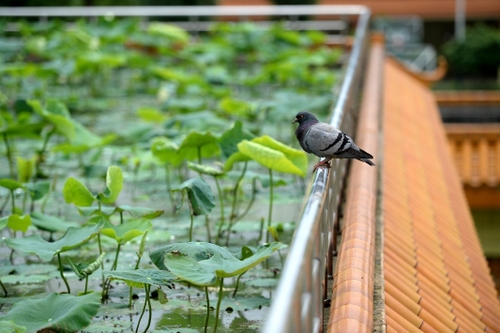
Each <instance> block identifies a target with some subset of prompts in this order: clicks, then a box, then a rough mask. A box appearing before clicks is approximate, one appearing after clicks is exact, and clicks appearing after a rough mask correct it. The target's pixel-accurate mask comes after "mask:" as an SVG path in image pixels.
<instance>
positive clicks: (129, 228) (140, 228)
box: [101, 218, 153, 245]
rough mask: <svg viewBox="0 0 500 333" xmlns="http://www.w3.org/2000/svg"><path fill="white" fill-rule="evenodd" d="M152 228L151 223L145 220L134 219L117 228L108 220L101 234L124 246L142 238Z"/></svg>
mask: <svg viewBox="0 0 500 333" xmlns="http://www.w3.org/2000/svg"><path fill="white" fill-rule="evenodd" d="M152 227H153V224H152V223H151V221H150V220H148V219H145V218H139V219H133V220H130V221H127V222H125V223H123V224H119V225H117V226H115V225H113V224H112V223H111V222H109V221H107V220H106V222H105V223H104V226H103V228H102V230H101V233H102V234H103V235H105V236H108V237H109V238H113V239H114V240H116V242H117V243H118V244H121V245H123V244H125V243H127V242H128V241H130V240H132V239H134V238H136V237H138V236H141V235H142V234H144V233H145V232H147V231H148V230H150V229H151V228H152Z"/></svg>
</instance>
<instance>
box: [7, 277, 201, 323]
mask: <svg viewBox="0 0 500 333" xmlns="http://www.w3.org/2000/svg"><path fill="white" fill-rule="evenodd" d="M0 286H1V287H2V289H3V293H4V295H3V296H4V297H7V296H8V293H7V289H6V288H5V285H4V284H3V282H2V280H0ZM205 288H206V287H205ZM206 331H207V327H206V325H205V332H206Z"/></svg>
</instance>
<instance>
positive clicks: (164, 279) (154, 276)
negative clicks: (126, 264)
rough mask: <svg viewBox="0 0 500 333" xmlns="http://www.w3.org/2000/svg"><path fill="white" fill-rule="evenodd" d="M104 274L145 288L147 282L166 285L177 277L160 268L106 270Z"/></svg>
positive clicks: (130, 284) (133, 285) (131, 285)
mask: <svg viewBox="0 0 500 333" xmlns="http://www.w3.org/2000/svg"><path fill="white" fill-rule="evenodd" d="M102 274H103V275H104V276H105V277H106V278H111V279H112V280H121V281H124V282H125V283H126V284H127V285H129V286H130V287H136V288H143V287H144V285H145V284H149V285H155V286H165V285H170V284H172V281H173V280H175V279H176V277H175V276H174V275H172V274H171V273H169V272H167V271H161V270H158V269H127V270H120V271H104V272H102Z"/></svg>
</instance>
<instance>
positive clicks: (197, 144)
mask: <svg viewBox="0 0 500 333" xmlns="http://www.w3.org/2000/svg"><path fill="white" fill-rule="evenodd" d="M198 152H200V154H201V157H206V158H208V157H214V156H217V155H219V154H220V147H219V142H218V141H217V138H216V137H215V136H213V135H212V134H211V133H210V132H205V133H199V132H190V133H189V134H188V135H187V136H186V137H185V138H184V140H182V143H181V145H180V146H179V152H178V154H179V155H180V156H182V158H183V159H185V160H190V161H194V160H198V157H199V154H198Z"/></svg>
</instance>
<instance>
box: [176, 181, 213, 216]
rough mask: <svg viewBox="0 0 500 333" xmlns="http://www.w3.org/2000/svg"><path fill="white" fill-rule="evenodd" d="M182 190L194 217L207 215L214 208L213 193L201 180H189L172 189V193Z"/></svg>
mask: <svg viewBox="0 0 500 333" xmlns="http://www.w3.org/2000/svg"><path fill="white" fill-rule="evenodd" d="M182 190H185V191H186V192H187V195H188V198H189V202H190V203H191V208H192V209H193V214H194V215H195V216H198V215H204V214H208V213H210V212H211V211H212V208H214V207H215V196H214V193H213V192H212V189H211V188H210V186H209V185H208V184H207V183H206V182H205V181H204V180H203V178H201V177H196V178H191V179H189V180H186V181H185V182H184V183H182V184H180V185H179V186H177V187H176V188H174V189H172V191H182Z"/></svg>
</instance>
